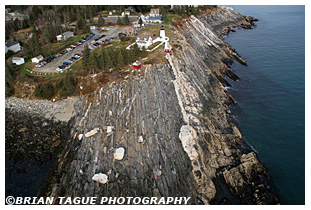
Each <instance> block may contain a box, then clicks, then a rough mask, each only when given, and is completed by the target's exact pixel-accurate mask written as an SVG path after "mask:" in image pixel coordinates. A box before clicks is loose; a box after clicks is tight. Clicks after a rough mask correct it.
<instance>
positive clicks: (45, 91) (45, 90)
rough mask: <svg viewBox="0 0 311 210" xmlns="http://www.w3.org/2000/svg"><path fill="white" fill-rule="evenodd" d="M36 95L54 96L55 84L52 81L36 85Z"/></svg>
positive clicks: (42, 96) (41, 96)
mask: <svg viewBox="0 0 311 210" xmlns="http://www.w3.org/2000/svg"><path fill="white" fill-rule="evenodd" d="M34 95H35V96H36V97H38V98H46V99H50V98H52V97H53V96H54V86H53V84H50V83H44V84H40V85H38V86H36V88H35V91H34Z"/></svg>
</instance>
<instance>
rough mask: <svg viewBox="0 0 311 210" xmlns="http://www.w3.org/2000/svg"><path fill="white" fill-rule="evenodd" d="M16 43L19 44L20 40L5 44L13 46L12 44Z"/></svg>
mask: <svg viewBox="0 0 311 210" xmlns="http://www.w3.org/2000/svg"><path fill="white" fill-rule="evenodd" d="M16 44H19V42H17V41H14V42H10V43H7V44H5V46H7V47H11V46H13V45H16Z"/></svg>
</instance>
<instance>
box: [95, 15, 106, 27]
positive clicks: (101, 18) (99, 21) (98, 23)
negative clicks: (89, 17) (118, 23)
mask: <svg viewBox="0 0 311 210" xmlns="http://www.w3.org/2000/svg"><path fill="white" fill-rule="evenodd" d="M97 25H98V26H103V25H105V20H104V18H103V17H102V15H100V16H99V18H98V20H97Z"/></svg>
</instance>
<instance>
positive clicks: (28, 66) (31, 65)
mask: <svg viewBox="0 0 311 210" xmlns="http://www.w3.org/2000/svg"><path fill="white" fill-rule="evenodd" d="M35 66H36V64H35V63H32V62H31V60H30V59H29V60H28V61H27V62H26V63H24V64H23V65H20V66H18V71H19V72H20V73H21V74H26V75H31V76H33V75H32V74H30V73H28V72H27V71H26V69H29V70H32V69H33V68H35Z"/></svg>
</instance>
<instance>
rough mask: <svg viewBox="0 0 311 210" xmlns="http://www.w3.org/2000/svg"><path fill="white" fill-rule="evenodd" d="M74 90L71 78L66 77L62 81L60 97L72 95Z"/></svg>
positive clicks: (73, 82)
mask: <svg viewBox="0 0 311 210" xmlns="http://www.w3.org/2000/svg"><path fill="white" fill-rule="evenodd" d="M75 90H76V87H75V81H74V80H73V79H72V78H71V77H66V78H65V79H64V84H63V88H62V90H61V91H60V95H61V96H69V95H72V94H73V93H74V92H75Z"/></svg>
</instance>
